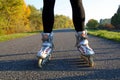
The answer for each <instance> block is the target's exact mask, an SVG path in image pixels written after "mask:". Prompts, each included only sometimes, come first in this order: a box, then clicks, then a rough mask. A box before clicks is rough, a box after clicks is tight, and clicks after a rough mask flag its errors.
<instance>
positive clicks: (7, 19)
mask: <svg viewBox="0 0 120 80" xmlns="http://www.w3.org/2000/svg"><path fill="white" fill-rule="evenodd" d="M29 13H30V11H29V9H28V7H27V6H26V4H25V2H24V0H0V14H1V15H0V18H1V19H0V28H1V29H0V32H2V33H4V34H11V33H16V32H25V30H26V27H28V22H29V20H28V19H27V17H28V16H29ZM3 24H4V25H3ZM2 33H0V34H2Z"/></svg>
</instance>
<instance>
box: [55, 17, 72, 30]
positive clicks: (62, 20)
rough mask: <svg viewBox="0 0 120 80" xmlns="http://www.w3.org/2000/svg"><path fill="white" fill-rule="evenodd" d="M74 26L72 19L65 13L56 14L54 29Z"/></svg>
mask: <svg viewBox="0 0 120 80" xmlns="http://www.w3.org/2000/svg"><path fill="white" fill-rule="evenodd" d="M60 28H73V23H72V20H71V19H70V18H69V17H66V16H64V15H55V23H54V29H60Z"/></svg>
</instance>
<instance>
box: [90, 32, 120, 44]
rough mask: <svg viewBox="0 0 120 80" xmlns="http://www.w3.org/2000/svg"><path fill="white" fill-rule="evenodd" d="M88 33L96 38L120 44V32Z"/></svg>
mask: <svg viewBox="0 0 120 80" xmlns="http://www.w3.org/2000/svg"><path fill="white" fill-rule="evenodd" d="M88 33H89V34H91V35H94V36H98V37H102V38H106V39H109V40H114V41H117V42H120V32H113V31H107V30H88Z"/></svg>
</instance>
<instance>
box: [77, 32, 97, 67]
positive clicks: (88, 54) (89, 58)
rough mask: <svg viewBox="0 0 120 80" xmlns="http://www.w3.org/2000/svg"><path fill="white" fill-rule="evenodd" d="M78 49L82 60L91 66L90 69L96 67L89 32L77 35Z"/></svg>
mask: <svg viewBox="0 0 120 80" xmlns="http://www.w3.org/2000/svg"><path fill="white" fill-rule="evenodd" d="M75 36H76V47H77V49H78V51H80V53H81V58H82V59H83V60H84V61H85V62H86V63H88V64H89V66H90V67H92V66H94V61H93V55H94V54H95V53H94V51H93V50H92V49H91V48H90V46H89V45H88V40H87V31H82V32H77V33H76V35H75Z"/></svg>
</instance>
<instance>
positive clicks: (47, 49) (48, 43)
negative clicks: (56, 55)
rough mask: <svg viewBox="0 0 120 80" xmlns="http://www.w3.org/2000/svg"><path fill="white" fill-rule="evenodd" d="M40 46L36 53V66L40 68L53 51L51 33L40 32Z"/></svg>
mask: <svg viewBox="0 0 120 80" xmlns="http://www.w3.org/2000/svg"><path fill="white" fill-rule="evenodd" d="M42 42H43V43H42V46H41V49H40V51H38V53H37V57H38V67H40V68H42V67H43V65H45V64H46V63H47V62H48V61H49V60H50V59H51V54H52V53H53V47H54V45H53V33H42Z"/></svg>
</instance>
